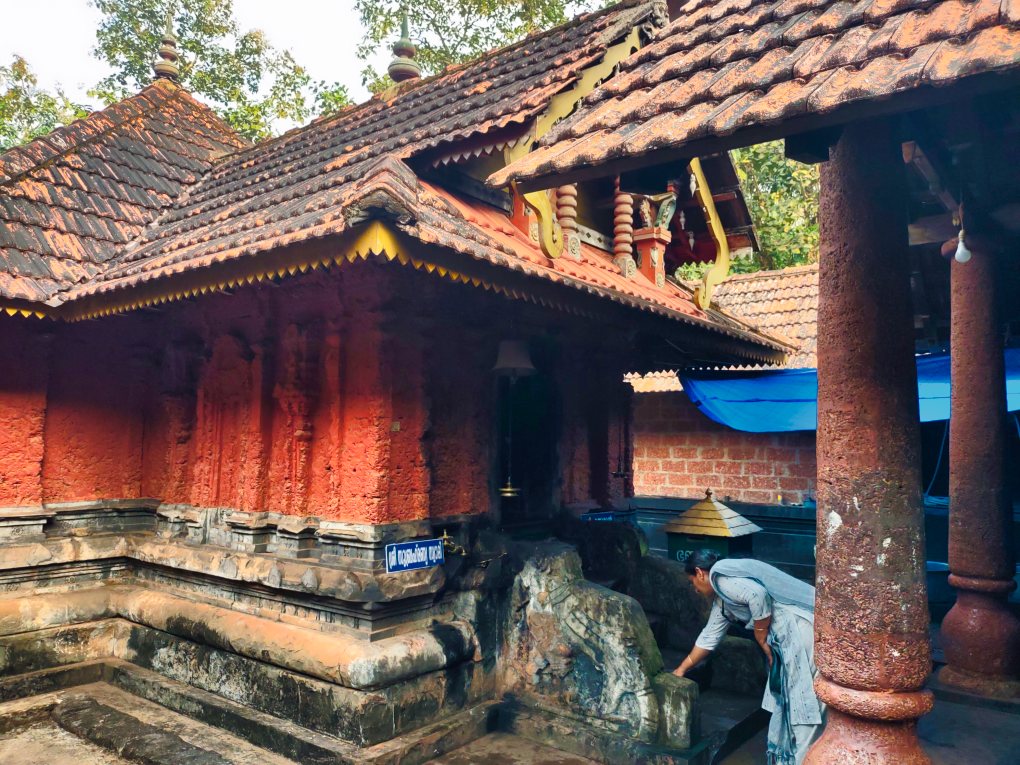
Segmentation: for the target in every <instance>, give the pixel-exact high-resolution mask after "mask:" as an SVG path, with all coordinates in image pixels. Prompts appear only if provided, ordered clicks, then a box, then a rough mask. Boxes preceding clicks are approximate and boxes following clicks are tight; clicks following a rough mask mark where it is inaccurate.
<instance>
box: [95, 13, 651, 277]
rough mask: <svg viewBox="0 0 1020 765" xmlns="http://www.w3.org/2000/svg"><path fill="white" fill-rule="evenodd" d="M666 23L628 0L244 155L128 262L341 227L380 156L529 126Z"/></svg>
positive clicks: (130, 251)
mask: <svg viewBox="0 0 1020 765" xmlns="http://www.w3.org/2000/svg"><path fill="white" fill-rule="evenodd" d="M664 21H665V16H664V6H662V5H660V4H656V3H654V2H648V1H647V0H625V2H622V3H619V4H617V5H615V6H613V7H612V8H611V9H608V10H606V11H602V12H599V13H594V14H588V15H586V16H581V17H579V18H578V19H575V20H574V21H573V22H570V23H569V24H566V25H563V26H560V27H557V28H556V29H553V30H550V31H549V32H546V33H544V34H541V35H536V36H534V37H531V38H528V39H526V40H524V41H522V42H521V43H518V44H516V45H512V46H509V47H507V48H503V49H500V50H498V51H495V52H493V53H491V54H489V55H486V56H485V57H483V58H481V59H479V60H477V61H475V62H473V63H471V64H469V65H462V66H458V67H456V68H452V69H450V70H448V71H447V72H445V73H444V74H441V75H438V76H436V77H433V78H430V79H427V80H423V81H419V82H415V81H411V82H408V83H404V84H403V85H401V86H399V87H398V88H397V89H396V90H395V91H393V92H387V93H384V94H382V95H380V96H377V97H375V98H373V99H372V100H370V101H368V102H366V103H364V104H361V105H360V106H357V107H351V108H348V109H346V110H344V111H343V112H341V113H340V114H339V115H337V116H335V117H333V118H330V119H324V120H318V121H316V122H313V123H312V124H311V125H309V126H307V127H304V128H300V129H298V130H294V131H291V132H290V133H288V134H286V135H284V136H281V137H280V138H279V139H276V140H273V141H269V142H266V143H263V144H260V145H258V146H256V147H253V148H252V149H250V150H248V151H245V152H241V153H239V154H237V155H235V156H233V157H231V158H229V159H228V160H226V161H224V162H222V163H221V164H220V165H218V166H217V167H216V168H215V170H213V171H212V172H210V173H209V174H208V175H207V176H206V177H205V178H204V179H203V180H202V181H201V182H200V183H199V184H197V185H196V186H195V187H194V188H192V189H191V190H190V192H189V193H188V195H187V197H186V198H185V199H183V200H181V203H180V204H178V205H177V206H176V207H175V208H173V209H172V210H170V211H168V212H167V213H166V214H164V215H163V216H162V217H161V218H160V220H159V221H158V222H157V223H156V224H154V225H153V226H151V227H150V228H149V229H148V230H147V231H146V232H145V233H144V235H143V236H141V237H139V238H138V240H137V241H135V242H133V243H132V245H131V247H129V248H126V249H124V250H123V251H122V252H121V253H119V254H118V257H117V262H118V263H119V264H122V265H126V264H128V263H131V262H135V261H142V260H146V259H149V258H156V259H159V260H166V261H170V260H172V261H175V262H184V261H187V260H200V259H203V258H208V257H215V256H216V255H217V254H220V253H226V252H231V251H233V252H242V251H247V250H249V249H250V248H251V246H252V245H253V244H254V243H256V242H257V243H258V246H259V248H260V249H261V248H265V247H266V246H267V245H271V244H272V243H273V242H274V240H276V239H277V238H279V237H282V236H285V235H291V234H295V233H296V232H299V231H301V230H304V229H308V230H312V229H316V228H318V227H321V226H330V227H332V228H336V227H338V226H339V227H340V228H342V227H343V220H342V218H341V216H340V215H339V206H341V205H342V204H343V199H344V197H345V195H346V194H347V192H348V187H349V186H350V185H351V184H355V183H356V182H357V181H358V180H359V179H361V178H362V177H363V176H364V174H365V172H366V169H367V168H369V167H371V166H372V165H373V162H375V161H376V160H377V159H378V158H379V157H382V156H389V157H393V158H398V159H407V158H410V157H412V156H414V155H416V154H420V153H422V152H424V151H429V150H432V149H436V148H437V147H440V146H441V145H443V144H452V143H454V142H456V141H458V140H463V139H465V138H468V137H470V136H473V135H478V134H484V133H492V132H498V131H500V130H503V129H505V128H507V127H508V126H513V125H516V126H520V129H523V127H524V126H525V124H526V123H527V122H528V121H529V120H531V119H532V118H534V117H535V116H537V115H538V114H539V113H541V111H542V110H544V109H545V107H546V106H547V105H548V103H549V100H550V99H551V98H552V96H554V95H555V94H557V93H559V92H562V91H563V90H565V89H567V88H568V87H570V86H571V85H572V84H573V83H574V82H575V81H576V79H577V77H578V75H579V74H580V72H581V71H582V70H583V69H584V68H586V67H588V66H590V65H591V64H593V63H595V62H596V61H598V60H599V59H600V58H601V57H602V55H603V54H604V52H605V49H606V48H607V47H608V46H609V45H611V44H612V43H613V42H615V41H617V40H620V39H623V38H624V37H626V35H627V34H629V33H630V30H631V29H633V28H634V27H637V26H642V25H646V26H648V28H649V30H651V29H654V28H655V27H656V26H657V25H661V24H662V23H663V22H664ZM504 140H505V139H504ZM120 272H121V271H117V273H120ZM97 278H98V279H100V280H102V279H104V278H107V277H106V276H102V275H100V276H98V277H97Z"/></svg>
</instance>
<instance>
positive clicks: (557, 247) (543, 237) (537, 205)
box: [515, 189, 563, 259]
mask: <svg viewBox="0 0 1020 765" xmlns="http://www.w3.org/2000/svg"><path fill="white" fill-rule="evenodd" d="M515 190H516V189H515ZM521 199H523V200H524V204H525V205H527V206H528V209H529V210H531V211H532V212H533V213H535V217H536V218H538V246H539V247H541V248H542V253H543V254H544V255H545V256H546V257H547V258H552V259H556V258H558V257H559V256H560V255H562V254H563V229H562V228H561V227H560V222H559V221H558V220H557V219H556V211H555V210H553V206H552V200H551V199H549V192H548V191H532V192H531V193H529V194H522V195H521Z"/></svg>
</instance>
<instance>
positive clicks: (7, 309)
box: [0, 305, 50, 319]
mask: <svg viewBox="0 0 1020 765" xmlns="http://www.w3.org/2000/svg"><path fill="white" fill-rule="evenodd" d="M0 311H2V312H3V313H5V314H7V315H8V316H24V317H25V318H26V319H27V318H30V317H32V316H34V317H35V318H37V319H45V318H48V317H49V316H50V314H49V312H48V311H45V310H42V309H38V308H20V307H18V306H13V305H0Z"/></svg>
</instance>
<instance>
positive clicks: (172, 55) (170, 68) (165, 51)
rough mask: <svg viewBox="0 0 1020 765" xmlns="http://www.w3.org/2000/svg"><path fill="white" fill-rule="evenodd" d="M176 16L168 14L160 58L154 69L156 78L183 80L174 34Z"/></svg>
mask: <svg viewBox="0 0 1020 765" xmlns="http://www.w3.org/2000/svg"><path fill="white" fill-rule="evenodd" d="M173 24H174V17H173V14H172V13H168V14H167V16H166V28H165V29H164V30H163V44H162V45H160V46H159V58H158V59H156V63H155V65H154V67H153V68H154V69H155V70H156V79H157V80H158V79H164V80H171V81H172V82H180V81H181V70H180V67H178V66H177V60H178V55H177V38H176V37H175V36H174V26H173Z"/></svg>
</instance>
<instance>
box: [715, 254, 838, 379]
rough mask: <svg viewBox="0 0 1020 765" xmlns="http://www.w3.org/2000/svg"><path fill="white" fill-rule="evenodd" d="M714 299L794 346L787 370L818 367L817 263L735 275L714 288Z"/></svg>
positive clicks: (736, 314) (727, 310) (728, 309)
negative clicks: (794, 349)
mask: <svg viewBox="0 0 1020 765" xmlns="http://www.w3.org/2000/svg"><path fill="white" fill-rule="evenodd" d="M712 298H713V302H714V303H715V304H716V305H717V306H718V307H719V308H721V309H723V310H724V311H726V312H727V313H729V314H731V315H733V316H739V317H741V318H743V319H747V321H748V322H750V323H751V324H752V325H753V326H755V327H757V328H758V329H760V330H762V331H763V332H765V333H767V334H768V335H770V336H772V337H778V338H783V339H787V340H789V341H790V342H791V343H792V344H793V345H794V346H795V348H796V349H797V350H796V351H795V352H794V353H791V354H790V355H789V356H787V359H786V364H785V366H786V367H788V368H790V369H799V368H801V367H812V368H813V367H817V366H818V358H817V356H816V350H817V342H818V264H817V263H815V264H812V265H808V266H797V267H794V268H784V269H780V270H778V271H756V272H754V273H750V274H735V275H733V276H731V277H729V278H728V279H727V280H726V281H724V282H723V283H722V284H720V285H719V286H718V287H716V288H715V292H714V293H713V294H712Z"/></svg>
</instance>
